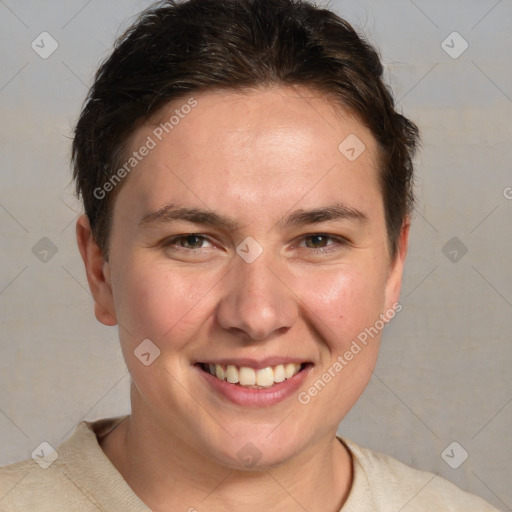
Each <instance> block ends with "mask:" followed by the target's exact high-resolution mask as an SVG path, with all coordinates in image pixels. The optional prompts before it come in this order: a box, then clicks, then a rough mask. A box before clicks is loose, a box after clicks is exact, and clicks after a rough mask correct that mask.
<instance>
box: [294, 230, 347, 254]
mask: <svg viewBox="0 0 512 512" xmlns="http://www.w3.org/2000/svg"><path fill="white" fill-rule="evenodd" d="M302 241H303V242H304V243H305V246H306V247H307V248H308V249H313V250H318V251H319V252H324V251H325V249H327V248H328V249H327V250H331V249H330V248H331V246H336V245H338V246H340V245H346V244H347V240H345V239H343V238H339V237H334V236H332V235H327V234H325V233H313V234H311V235H305V236H304V237H303V238H302ZM329 241H331V243H327V242H329ZM301 247H304V246H303V245H301ZM333 249H336V247H333Z"/></svg>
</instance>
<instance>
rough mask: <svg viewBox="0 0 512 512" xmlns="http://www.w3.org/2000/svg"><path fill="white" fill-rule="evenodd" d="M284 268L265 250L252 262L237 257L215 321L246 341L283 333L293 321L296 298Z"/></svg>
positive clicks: (295, 314) (296, 310)
mask: <svg viewBox="0 0 512 512" xmlns="http://www.w3.org/2000/svg"><path fill="white" fill-rule="evenodd" d="M286 281H287V280H286V272H285V270H284V267H283V266H282V265H281V266H279V264H278V263H276V262H275V261H273V262H271V261H270V258H269V257H267V256H266V255H265V252H264V253H263V254H262V255H261V256H260V257H259V258H258V259H256V261H253V262H252V263H247V262H246V261H244V260H243V259H242V258H237V259H236V260H235V262H234V268H233V270H232V271H231V272H229V274H228V276H227V281H226V288H225V290H226V291H225V294H224V295H223V297H222V299H221V300H220V302H219V305H218V307H217V310H216V314H217V320H218V323H219V324H220V325H221V326H222V327H223V328H224V329H226V330H227V331H230V332H231V333H232V334H235V335H236V336H238V337H239V338H243V339H245V340H246V341H256V340H264V339H267V338H269V337H271V336H272V335H275V334H283V333H284V332H286V331H287V330H288V329H289V328H290V327H291V326H292V325H293V324H294V322H295V320H296V318H297V314H298V305H297V299H296V297H295V295H294V293H293V291H292V290H291V289H290V288H289V286H288V285H287V283H286Z"/></svg>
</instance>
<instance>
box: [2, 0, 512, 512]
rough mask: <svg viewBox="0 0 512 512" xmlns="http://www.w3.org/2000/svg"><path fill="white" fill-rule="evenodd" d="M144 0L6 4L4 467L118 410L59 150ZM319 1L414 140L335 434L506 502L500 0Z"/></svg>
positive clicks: (507, 217) (505, 35)
mask: <svg viewBox="0 0 512 512" xmlns="http://www.w3.org/2000/svg"><path fill="white" fill-rule="evenodd" d="M148 4H149V2H147V1H142V0H140V1H136V0H129V1H127V0H123V1H122V2H121V1H120V0H115V1H112V0H109V1H108V2H105V1H99V0H90V1H86V0H72V1H71V0H68V1H66V2H64V1H56V0H46V1H45V2H38V1H36V0H23V1H16V0H0V42H1V46H0V48H1V49H0V59H1V66H0V109H1V113H2V117H1V119H2V122H1V124H0V140H1V147H2V160H1V164H0V169H1V185H2V186H1V192H0V229H1V240H2V243H1V248H0V251H1V252H0V258H1V267H0V311H1V325H2V336H1V357H0V390H1V391H0V439H1V442H0V464H6V463H10V462H13V461H16V460H20V459H22V458H27V457H29V456H30V454H31V452H32V450H34V448H35V447H36V446H38V445H39V443H40V442H41V441H48V442H50V443H51V444H52V445H53V446H57V445H58V444H59V443H60V442H62V440H63V439H64V438H65V437H66V436H68V435H69V434H70V433H71V431H72V429H73V428H74V426H75V425H76V424H77V423H78V422H79V421H80V420H82V419H83V418H87V419H96V418H100V417H104V416H114V415H117V414H124V413H127V412H128V411H129V400H128V384H129V376H128V373H127V370H126V368H125V366H124V362H123V360H122V357H121V352H120V349H119V346H118V340H117V329H116V328H108V327H104V326H102V325H101V324H99V323H97V322H96V320H95V318H94V315H93V308H92V304H93V303H92V299H91V297H90V294H89V291H88V288H87V282H86V279H85V273H84V270H83V266H82V262H81V259H80V256H79V253H78V250H77V247H76V242H75V235H74V225H75V220H76V217H77V216H78V214H79V213H80V211H81V210H80V205H79V204H78V203H77V202H76V200H75V199H74V197H73V191H72V188H71V186H70V170H69V163H68V160H69V150H70V136H71V130H72V127H73V125H74V123H75V121H76V119H77V116H78V113H79V110H80V107H81V105H82V101H83V99H84V97H85V94H86V92H87V89H88V86H89V85H90V84H91V79H92V75H93V72H94V71H95V69H96V67H97V65H98V63H99V61H100V60H102V59H103V58H105V57H106V56H107V55H108V53H109V50H110V48H111V45H112V42H113V40H114V37H115V36H116V35H119V34H120V33H121V32H122V30H123V29H125V28H126V27H127V26H128V25H129V23H130V21H132V20H133V18H132V16H133V15H134V14H135V13H137V12H138V11H140V10H141V9H142V8H144V7H146V6H147V5H148ZM324 4H325V2H324ZM330 6H331V7H332V8H334V9H335V10H336V11H337V12H339V13H340V14H341V15H342V16H344V17H346V18H347V19H348V20H349V21H350V22H352V23H353V24H355V25H356V26H357V27H359V28H360V29H361V30H362V31H363V32H364V33H365V34H366V35H367V36H368V37H369V39H370V40H371V41H372V42H373V43H375V44H377V45H378V47H379V48H380V49H381V54H382V58H383V60H384V62H385V64H386V76H387V78H388V80H389V82H390V83H391V85H392V87H393V89H394V92H395V95H396V97H397V100H398V102H399V104H400V107H401V108H402V109H403V111H404V113H405V114H406V115H408V116H410V117H412V118H413V119H414V120H415V121H416V122H417V123H418V124H419V125H420V127H421V129H422V135H423V150H422V153H421V155H420V157H419V158H418V178H417V191H418V195H419V203H418V207H417V211H416V213H415V217H414V222H413V232H412V240H411V248H410V254H409V259H408V263H407V266H406V272H405V282H404V286H403V293H402V299H401V300H402V303H403V306H404V308H403V311H402V312H401V313H400V314H399V315H398V316H397V317H396V318H395V320H394V322H393V323H392V324H391V325H390V326H389V327H388V329H387V331H386V332H385V334H384V337H383V346H382V351H381V356H380V360H379V364H378V366H377V369H376V371H375V374H374V376H373V377H372V380H371V383H370V385H369V387H368V389H367V390H366V392H365V394H364V395H363V397H362V398H361V399H360V401H359V402H358V404H357V405H356V406H355V407H354V408H353V410H352V411H351V412H350V413H349V415H348V416H347V417H346V419H344V421H343V422H342V424H341V425H340V430H339V432H340V433H341V434H342V435H344V436H346V437H348V438H350V439H352V440H354V441H356V442H359V443H361V444H363V445H365V446H367V447H369V448H372V449H376V450H378V451H382V452H386V453H388V454H391V455H393V456H395V457H397V458H398V459H400V460H402V461H404V462H405V463H407V464H410V465H413V466H415V467H418V468H421V469H425V470H429V471H432V472H434V473H438V474H440V475H441V476H443V477H445V478H448V479H449V480H451V481H453V482H454V483H456V484H457V485H459V486H460V487H462V488H463V489H465V490H468V491H470V492H473V493H476V494H478V495H480V496H482V497H483V498H485V499H486V500H487V501H489V502H490V503H492V504H494V505H495V506H496V507H498V508H499V509H500V510H512V489H511V486H510V474H511V471H512V466H511V463H510V457H511V455H512V446H511V445H512V443H511V440H510V439H511V438H510V426H511V424H512V403H511V401H512V377H511V372H510V367H511V366H512V343H511V335H510V319H511V316H512V315H511V313H512V272H511V265H510V253H511V250H512V236H511V235H512V227H511V225H512V223H511V219H512V188H508V187H512V173H511V162H512V121H511V119H512V72H511V71H512V59H511V57H510V55H511V49H512V2H511V1H510V0H502V1H496V0H478V1H477V0H471V1H464V2H463V1H454V0H451V1H441V0H438V1H429V2H427V1H426V0H415V1H414V2H413V1H412V0H392V1H387V2H382V1H380V2H379V1H377V0H371V1H370V0H366V1H356V0H352V1H337V2H331V3H330ZM43 31H46V32H48V33H50V34H51V36H52V37H53V38H54V39H55V40H56V41H57V43H58V48H57V50H56V51H55V52H54V53H53V54H52V55H51V56H50V57H48V58H47V59H43V58H41V57H40V56H39V55H38V54H37V53H36V52H35V51H34V50H33V49H32V48H31V43H32V41H33V40H36V42H37V41H40V38H38V36H39V34H41V32H43ZM453 31H457V32H458V33H460V35H461V36H462V37H463V38H464V40H465V41H467V43H468V44H469V47H468V48H467V50H466V51H465V52H464V53H462V55H460V56H458V57H457V58H453V56H450V55H448V54H447V53H446V51H445V50H444V49H443V47H442V45H441V44H442V42H443V41H444V40H445V39H446V38H447V36H448V35H449V34H451V33H452V32H453ZM445 44H448V45H449V46H451V47H452V48H447V47H446V46H445V48H447V49H448V50H449V51H450V52H451V53H452V54H454V52H456V53H458V52H459V51H460V50H461V49H462V48H463V46H462V44H463V41H462V40H461V39H459V38H458V36H455V38H454V36H451V38H448V40H447V43H445ZM48 47H49V44H48V42H47V43H46V44H45V48H46V49H48ZM507 197H508V198H509V199H508V198H507ZM45 237H46V238H47V239H49V240H50V241H51V243H52V244H53V245H54V246H55V248H56V249H57V252H56V253H55V254H53V252H54V251H55V249H53V252H52V245H50V244H49V242H48V240H46V239H45V240H43V241H41V242H40V240H41V239H42V238H45ZM453 237H457V238H456V240H454V241H453V240H452V242H451V243H450V244H449V245H448V246H445V244H446V243H447V242H448V241H449V240H451V239H452V238H453ZM38 242H39V245H36V244H38ZM34 246H35V249H33V248H34ZM45 249H46V250H49V252H48V253H44V250H45ZM465 250H467V253H465V254H464V252H465ZM461 256H462V257H461ZM457 260H458V261H457ZM453 441H456V442H457V443H459V445H460V446H459V445H457V446H455V448H454V450H453V451H451V449H450V450H448V455H449V457H448V458H447V457H446V454H445V459H447V460H449V461H450V462H451V463H452V465H454V464H455V463H457V462H460V460H461V457H462V455H463V454H464V452H463V451H462V450H466V451H467V452H468V454H469V456H468V458H467V460H466V461H465V462H464V463H462V464H461V465H460V466H459V467H458V468H457V469H452V468H451V467H450V466H449V465H448V464H447V463H446V462H445V460H443V457H442V456H441V454H442V453H443V451H444V450H445V448H446V447H447V446H448V445H450V443H452V442H453ZM445 453H446V452H445ZM0 499H1V497H0Z"/></svg>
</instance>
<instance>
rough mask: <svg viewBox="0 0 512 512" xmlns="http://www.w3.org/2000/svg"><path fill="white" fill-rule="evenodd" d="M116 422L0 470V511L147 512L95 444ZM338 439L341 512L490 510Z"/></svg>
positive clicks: (92, 426)
mask: <svg viewBox="0 0 512 512" xmlns="http://www.w3.org/2000/svg"><path fill="white" fill-rule="evenodd" d="M124 418H125V417H117V418H107V419H103V420H99V421H95V422H88V421H82V422H81V423H80V424H79V425H78V426H77V428H76V430H75V432H74V433H73V435H72V436H71V437H70V438H69V439H68V440H67V441H65V442H64V443H62V444H61V445H60V446H59V447H58V448H57V449H56V451H57V454H55V452H53V456H52V454H51V453H50V452H48V451H47V450H46V449H45V448H41V450H42V451H41V452H40V455H41V457H40V459H39V462H40V464H38V463H36V462H35V461H34V460H33V459H29V460H26V461H23V462H18V463H16V464H12V465H9V466H4V467H0V512H21V511H23V512H27V511H30V512H75V511H80V512H89V511H91V512H92V511H95V512H97V511H105V512H151V511H150V509H149V508H148V507H147V506H146V505H145V504H144V503H143V502H142V501H141V500H140V499H139V498H138V497H137V496H136V494H135V493H134V492H133V491H132V490H131V488H130V487H129V486H128V484H127V483H126V481H125V480H124V479H123V477H122V476H121V474H120V473H119V472H118V471H117V470H116V468H115V467H114V466H113V464H112V463H111V462H110V460H109V459H108V457H107V456H106V455H105V454H104V453H103V451H102V449H101V447H100V445H99V444H98V437H100V438H101V437H102V436H105V435H106V434H107V433H108V432H110V431H111V430H112V429H113V428H115V426H117V425H118V424H119V423H120V422H121V421H122V420H123V419H124ZM97 436H98V437H97ZM340 440H341V439H340ZM342 441H343V443H344V444H345V445H346V446H347V447H348V449H349V450H350V452H351V453H352V457H353V460H354V479H353V484H352V488H351V491H350V494H349V497H348V500H347V501H346V503H345V505H344V506H343V508H342V512H377V511H378V512H399V511H400V512H420V511H423V512H424V511H429V512H432V511H435V512H440V511H443V512H444V511H460V512H477V511H478V512H493V511H494V512H496V509H495V508H493V507H491V506H490V505H488V504H486V503H485V502H484V501H483V500H481V499H480V498H478V497H476V496H473V495H471V494H467V493H465V492H463V491H461V490H460V489H458V488H457V487H455V486H454V485H453V484H451V483H449V482H448V481H446V480H444V479H442V478H440V477H438V476H436V475H433V474H431V473H425V472H422V471H418V470H416V469H412V468H410V467H408V466H406V465H404V464H402V463H401V462H399V461H397V460H395V459H393V458H391V457H389V456H387V455H382V454H379V453H376V452H372V451H370V450H366V449H364V448H361V447H359V446H357V445H356V444H354V443H352V442H350V441H347V440H345V439H343V440H342ZM45 450H46V452H45ZM56 455H57V458H55V456H56ZM35 456H36V458H37V455H35ZM54 458H55V460H53V459H54ZM40 465H42V466H45V465H48V467H47V468H46V469H43V468H42V467H41V466H40ZM192 510H193V508H192Z"/></svg>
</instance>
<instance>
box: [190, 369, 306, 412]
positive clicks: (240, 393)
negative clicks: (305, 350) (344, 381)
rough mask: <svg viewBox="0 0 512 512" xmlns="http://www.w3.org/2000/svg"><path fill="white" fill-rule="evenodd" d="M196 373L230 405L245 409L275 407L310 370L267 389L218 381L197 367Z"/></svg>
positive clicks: (304, 370)
mask: <svg viewBox="0 0 512 512" xmlns="http://www.w3.org/2000/svg"><path fill="white" fill-rule="evenodd" d="M196 368H197V371H198V372H199V373H200V374H201V375H202V377H203V379H205V381H206V382H207V384H208V385H209V386H211V387H212V388H213V389H214V391H215V392H216V393H217V394H219V395H221V396H222V397H223V398H226V399H227V400H229V401H230V402H232V403H235V404H237V405H243V406H247V407H265V406H270V405H275V404H277V403H279V402H282V401H283V400H286V399H287V398H289V397H290V396H291V395H293V394H294V393H295V392H296V391H297V390H298V389H299V387H300V386H301V385H302V383H303V382H304V380H305V378H306V376H307V373H308V372H309V370H310V369H311V367H310V366H309V365H308V366H306V368H304V369H303V370H301V371H300V372H299V373H297V374H296V375H294V376H293V377H292V378H291V379H287V380H285V381H283V382H279V383H278V384H274V385H273V386H271V387H269V388H261V389H252V388H246V387H243V386H238V385H236V384H230V383H229V382H227V381H225V380H220V379H218V378H217V377H214V376H213V375H211V374H210V373H207V372H205V371H204V370H202V369H201V368H199V367H196Z"/></svg>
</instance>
